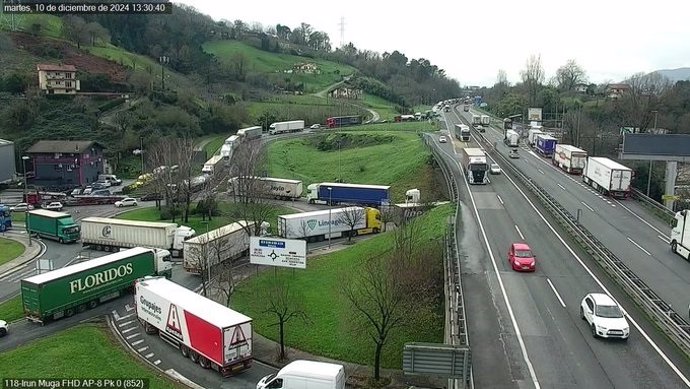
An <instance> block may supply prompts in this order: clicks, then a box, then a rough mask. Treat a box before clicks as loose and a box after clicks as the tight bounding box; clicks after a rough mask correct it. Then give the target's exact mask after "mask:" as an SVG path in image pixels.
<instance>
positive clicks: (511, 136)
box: [503, 130, 520, 147]
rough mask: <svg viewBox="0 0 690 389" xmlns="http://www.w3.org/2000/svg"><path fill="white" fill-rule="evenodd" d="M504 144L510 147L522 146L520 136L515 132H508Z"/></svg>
mask: <svg viewBox="0 0 690 389" xmlns="http://www.w3.org/2000/svg"><path fill="white" fill-rule="evenodd" d="M503 142H504V143H505V144H506V145H508V146H510V147H518V146H519V145H520V134H518V133H517V131H515V130H508V131H506V137H505V139H503Z"/></svg>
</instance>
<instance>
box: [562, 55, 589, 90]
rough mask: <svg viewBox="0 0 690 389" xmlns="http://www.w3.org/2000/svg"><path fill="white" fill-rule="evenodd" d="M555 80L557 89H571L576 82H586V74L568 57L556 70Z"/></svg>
mask: <svg viewBox="0 0 690 389" xmlns="http://www.w3.org/2000/svg"><path fill="white" fill-rule="evenodd" d="M556 80H557V83H558V89H560V90H562V91H572V90H573V89H575V86H576V85H577V84H580V83H586V82H587V74H586V73H585V71H584V69H582V68H581V67H580V65H578V64H577V62H575V60H574V59H569V60H568V62H567V63H566V64H565V65H563V66H561V67H560V68H558V70H556Z"/></svg>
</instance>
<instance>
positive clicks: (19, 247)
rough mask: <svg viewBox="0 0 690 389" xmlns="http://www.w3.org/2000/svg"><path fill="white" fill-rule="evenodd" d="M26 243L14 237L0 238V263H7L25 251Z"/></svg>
mask: <svg viewBox="0 0 690 389" xmlns="http://www.w3.org/2000/svg"><path fill="white" fill-rule="evenodd" d="M24 250H25V248H24V245H23V244H21V243H19V242H15V241H14V240H12V239H5V238H0V265H2V264H4V263H7V262H9V261H11V260H13V259H15V258H17V257H18V256H20V255H22V254H23V253H24Z"/></svg>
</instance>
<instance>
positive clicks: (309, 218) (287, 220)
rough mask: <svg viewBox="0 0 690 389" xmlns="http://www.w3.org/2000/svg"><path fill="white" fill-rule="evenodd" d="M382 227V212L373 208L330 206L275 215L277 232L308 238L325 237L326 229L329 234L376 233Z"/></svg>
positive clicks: (291, 236) (308, 240)
mask: <svg viewBox="0 0 690 389" xmlns="http://www.w3.org/2000/svg"><path fill="white" fill-rule="evenodd" d="M329 223H330V229H329V227H328V225H329ZM353 225H354V228H353ZM381 227H382V224H381V212H380V211H379V210H378V209H376V208H364V207H346V208H332V209H323V210H320V211H312V212H303V213H295V214H291V215H281V216H278V236H280V237H281V238H286V239H305V240H306V241H307V242H318V241H322V240H324V239H328V236H329V233H330V237H331V238H339V237H341V236H349V235H352V236H357V235H366V234H376V233H379V232H380V231H381Z"/></svg>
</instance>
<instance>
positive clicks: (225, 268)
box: [209, 221, 249, 306]
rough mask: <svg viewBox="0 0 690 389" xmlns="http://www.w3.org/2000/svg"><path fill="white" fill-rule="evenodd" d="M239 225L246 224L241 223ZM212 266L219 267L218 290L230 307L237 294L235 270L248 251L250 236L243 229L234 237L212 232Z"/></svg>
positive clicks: (234, 234) (233, 235) (215, 231)
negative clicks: (232, 298) (231, 299)
mask: <svg viewBox="0 0 690 389" xmlns="http://www.w3.org/2000/svg"><path fill="white" fill-rule="evenodd" d="M238 223H245V224H246V222H244V221H240V222H238ZM209 246H210V252H211V261H212V264H214V265H217V266H218V288H219V289H220V291H221V292H222V293H223V295H224V296H225V305H226V306H229V305H230V298H231V297H232V295H233V294H234V293H235V288H236V286H237V280H236V279H235V278H236V277H235V275H236V274H235V268H236V267H237V262H238V260H239V259H240V258H242V257H243V256H244V255H245V254H246V253H247V251H248V248H249V235H247V231H246V230H245V229H244V228H243V229H242V230H241V231H240V232H235V233H233V234H232V235H225V236H222V235H221V231H219V230H214V231H211V241H210V243H209Z"/></svg>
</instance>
